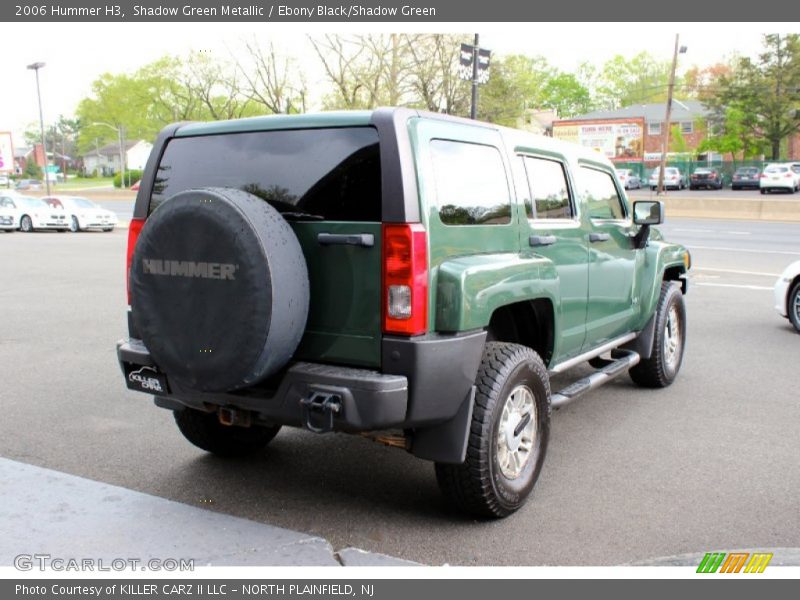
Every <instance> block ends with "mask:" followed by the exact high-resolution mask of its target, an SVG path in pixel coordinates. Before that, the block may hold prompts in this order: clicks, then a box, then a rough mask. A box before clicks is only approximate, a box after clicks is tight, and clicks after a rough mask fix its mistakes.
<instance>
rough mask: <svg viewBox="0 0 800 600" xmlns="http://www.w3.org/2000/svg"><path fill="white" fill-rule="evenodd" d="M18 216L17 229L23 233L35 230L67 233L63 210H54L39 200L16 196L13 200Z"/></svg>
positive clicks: (65, 214) (67, 227)
mask: <svg viewBox="0 0 800 600" xmlns="http://www.w3.org/2000/svg"><path fill="white" fill-rule="evenodd" d="M13 201H14V203H15V204H16V206H17V210H18V214H19V229H20V231H24V232H25V233H30V232H32V231H36V230H37V229H55V230H57V231H69V219H67V213H66V211H65V210H64V209H63V208H54V207H52V206H50V205H49V204H47V202H45V201H44V200H40V199H39V198H31V197H30V196H17V197H15V198H13Z"/></svg>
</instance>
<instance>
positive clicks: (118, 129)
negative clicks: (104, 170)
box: [92, 121, 126, 190]
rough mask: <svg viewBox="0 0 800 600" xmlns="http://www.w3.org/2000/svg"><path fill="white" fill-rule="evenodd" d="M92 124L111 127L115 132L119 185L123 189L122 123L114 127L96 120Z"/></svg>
mask: <svg viewBox="0 0 800 600" xmlns="http://www.w3.org/2000/svg"><path fill="white" fill-rule="evenodd" d="M92 125H102V126H103V127H108V128H109V129H113V130H114V131H116V132H117V147H118V149H119V171H120V175H121V176H122V181H121V185H120V187H121V188H122V189H123V190H124V189H125V187H126V186H125V142H124V137H123V136H124V134H123V131H122V125H120V126H119V127H114V126H113V125H110V124H109V123H103V122H102V121H96V122H94V123H92Z"/></svg>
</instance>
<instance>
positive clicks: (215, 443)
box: [174, 408, 281, 458]
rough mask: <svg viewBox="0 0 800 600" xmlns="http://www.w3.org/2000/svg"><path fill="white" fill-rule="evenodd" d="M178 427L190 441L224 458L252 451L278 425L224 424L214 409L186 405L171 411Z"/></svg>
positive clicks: (265, 441) (268, 438) (272, 434)
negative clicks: (201, 408) (245, 425)
mask: <svg viewBox="0 0 800 600" xmlns="http://www.w3.org/2000/svg"><path fill="white" fill-rule="evenodd" d="M174 415H175V423H176V424H177V425H178V429H179V430H180V432H181V433H182V434H183V437H185V438H186V439H187V440H189V441H190V442H191V443H192V444H194V445H195V446H197V447H198V448H201V449H202V450H205V451H206V452H210V453H211V454H215V455H217V456H221V457H225V458H234V457H237V456H247V455H248V454H254V453H256V452H258V451H259V450H261V449H262V448H264V447H265V446H266V445H267V444H269V443H270V442H271V441H272V439H273V438H274V437H275V436H276V435H277V434H278V431H280V429H281V427H280V425H276V426H274V427H264V426H256V425H251V426H250V427H238V426H229V425H223V424H222V423H220V422H219V419H218V418H217V415H216V413H213V412H212V413H205V412H201V411H199V410H192V409H190V408H186V409H184V410H177V411H175V412H174Z"/></svg>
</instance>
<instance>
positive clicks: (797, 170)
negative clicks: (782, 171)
mask: <svg viewBox="0 0 800 600" xmlns="http://www.w3.org/2000/svg"><path fill="white" fill-rule="evenodd" d="M786 166H788V167H789V168H790V169H791V170H792V173H794V179H795V190H800V162H793V163H788V164H787V165H786Z"/></svg>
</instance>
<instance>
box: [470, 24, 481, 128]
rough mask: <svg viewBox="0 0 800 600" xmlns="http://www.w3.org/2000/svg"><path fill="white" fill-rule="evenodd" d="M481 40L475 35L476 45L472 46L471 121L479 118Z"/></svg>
mask: <svg viewBox="0 0 800 600" xmlns="http://www.w3.org/2000/svg"><path fill="white" fill-rule="evenodd" d="M479 44H480V40H479V39H478V34H477V33H476V34H475V44H474V45H473V46H472V107H471V108H470V111H469V116H470V118H471V119H473V120H474V119H477V118H478V50H479V48H480V46H479Z"/></svg>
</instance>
